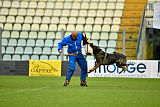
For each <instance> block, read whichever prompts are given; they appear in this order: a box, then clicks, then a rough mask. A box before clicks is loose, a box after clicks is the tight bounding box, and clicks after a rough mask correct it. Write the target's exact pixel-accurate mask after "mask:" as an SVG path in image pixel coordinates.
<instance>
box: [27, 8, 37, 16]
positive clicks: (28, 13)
mask: <svg viewBox="0 0 160 107" xmlns="http://www.w3.org/2000/svg"><path fill="white" fill-rule="evenodd" d="M27 16H35V9H28V10H27Z"/></svg>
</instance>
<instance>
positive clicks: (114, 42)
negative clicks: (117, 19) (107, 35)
mask: <svg viewBox="0 0 160 107" xmlns="http://www.w3.org/2000/svg"><path fill="white" fill-rule="evenodd" d="M116 43H117V42H116V41H115V40H109V41H108V47H110V48H112V47H113V48H115V47H116Z"/></svg>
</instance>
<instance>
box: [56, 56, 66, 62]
mask: <svg viewBox="0 0 160 107" xmlns="http://www.w3.org/2000/svg"><path fill="white" fill-rule="evenodd" d="M58 60H61V55H59V56H58ZM63 60H64V61H66V60H68V59H67V56H63Z"/></svg>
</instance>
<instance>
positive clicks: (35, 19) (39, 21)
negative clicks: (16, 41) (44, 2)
mask: <svg viewBox="0 0 160 107" xmlns="http://www.w3.org/2000/svg"><path fill="white" fill-rule="evenodd" d="M41 21H42V19H41V17H34V18H33V23H37V24H38V23H41Z"/></svg>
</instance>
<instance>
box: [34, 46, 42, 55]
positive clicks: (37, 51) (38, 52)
mask: <svg viewBox="0 0 160 107" xmlns="http://www.w3.org/2000/svg"><path fill="white" fill-rule="evenodd" d="M33 54H35V55H40V54H42V48H41V47H35V48H34V49H33Z"/></svg>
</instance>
